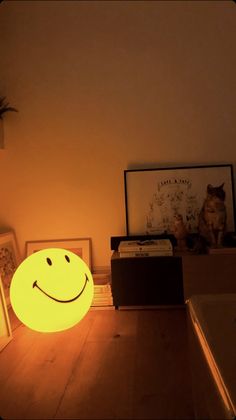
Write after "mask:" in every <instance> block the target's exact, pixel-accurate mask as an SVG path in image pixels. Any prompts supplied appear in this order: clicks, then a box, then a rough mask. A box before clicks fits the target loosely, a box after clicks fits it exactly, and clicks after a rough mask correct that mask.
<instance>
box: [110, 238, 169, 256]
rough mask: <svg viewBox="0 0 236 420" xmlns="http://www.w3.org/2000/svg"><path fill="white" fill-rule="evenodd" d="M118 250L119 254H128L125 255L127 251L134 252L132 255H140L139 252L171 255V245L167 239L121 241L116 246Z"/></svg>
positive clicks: (148, 254)
mask: <svg viewBox="0 0 236 420" xmlns="http://www.w3.org/2000/svg"><path fill="white" fill-rule="evenodd" d="M118 251H119V253H120V256H128V255H126V254H128V253H134V254H133V255H132V256H141V255H140V254H141V253H145V254H146V253H147V254H146V255H144V256H151V255H172V254H173V247H172V244H171V241H170V240H169V239H151V240H145V241H121V242H120V244H119V247H118ZM151 253H152V254H151ZM136 254H138V255H136ZM129 256H131V255H129Z"/></svg>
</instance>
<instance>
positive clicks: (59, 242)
mask: <svg viewBox="0 0 236 420" xmlns="http://www.w3.org/2000/svg"><path fill="white" fill-rule="evenodd" d="M46 248H64V249H67V250H68V251H71V252H74V254H76V255H78V256H79V257H80V258H82V260H84V262H85V263H86V264H87V266H88V267H89V269H90V270H91V238H77V239H51V240H39V241H27V242H26V256H28V255H31V254H33V253H34V252H37V251H40V250H41V249H46Z"/></svg>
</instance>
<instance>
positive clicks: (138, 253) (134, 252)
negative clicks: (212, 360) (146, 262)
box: [120, 251, 173, 258]
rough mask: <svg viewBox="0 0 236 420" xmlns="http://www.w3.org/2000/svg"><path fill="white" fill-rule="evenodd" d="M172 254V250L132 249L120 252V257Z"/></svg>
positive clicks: (166, 255)
mask: <svg viewBox="0 0 236 420" xmlns="http://www.w3.org/2000/svg"><path fill="white" fill-rule="evenodd" d="M172 255H173V251H132V252H120V257H121V258H130V257H169V256H172Z"/></svg>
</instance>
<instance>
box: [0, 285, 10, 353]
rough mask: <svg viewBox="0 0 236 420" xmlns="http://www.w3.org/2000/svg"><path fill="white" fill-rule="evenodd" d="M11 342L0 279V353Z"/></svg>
mask: <svg viewBox="0 0 236 420" xmlns="http://www.w3.org/2000/svg"><path fill="white" fill-rule="evenodd" d="M11 340H12V332H11V325H10V321H9V317H8V312H7V304H6V300H5V295H4V291H3V284H2V280H1V277H0V351H1V350H3V348H4V347H5V346H6V345H7V344H8V343H9V342H10V341H11Z"/></svg>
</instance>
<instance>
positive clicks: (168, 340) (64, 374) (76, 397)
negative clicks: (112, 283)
mask: <svg viewBox="0 0 236 420" xmlns="http://www.w3.org/2000/svg"><path fill="white" fill-rule="evenodd" d="M13 337H14V338H13V340H12V341H11V342H10V343H9V344H8V346H7V347H6V348H5V349H4V350H3V351H2V352H1V353H0V416H2V418H3V419H12V420H13V419H54V418H55V419H85V420H89V419H91V420H92V419H191V418H193V417H194V415H193V407H192V399H191V381H190V370H189V360H188V351H187V327H186V313H185V310H184V309H172V310H168V309H161V310H140V311H137V310H132V311H130V310H127V311H109V310H108V311H106V310H103V311H95V310H93V311H89V313H88V314H87V315H86V317H85V318H84V319H83V320H82V322H81V323H80V324H78V325H77V326H75V327H73V328H72V329H70V330H67V331H64V332H61V333H55V334H41V333H37V332H34V331H31V330H29V329H28V328H27V327H24V326H22V325H17V327H16V329H15V330H14V331H13Z"/></svg>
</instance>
